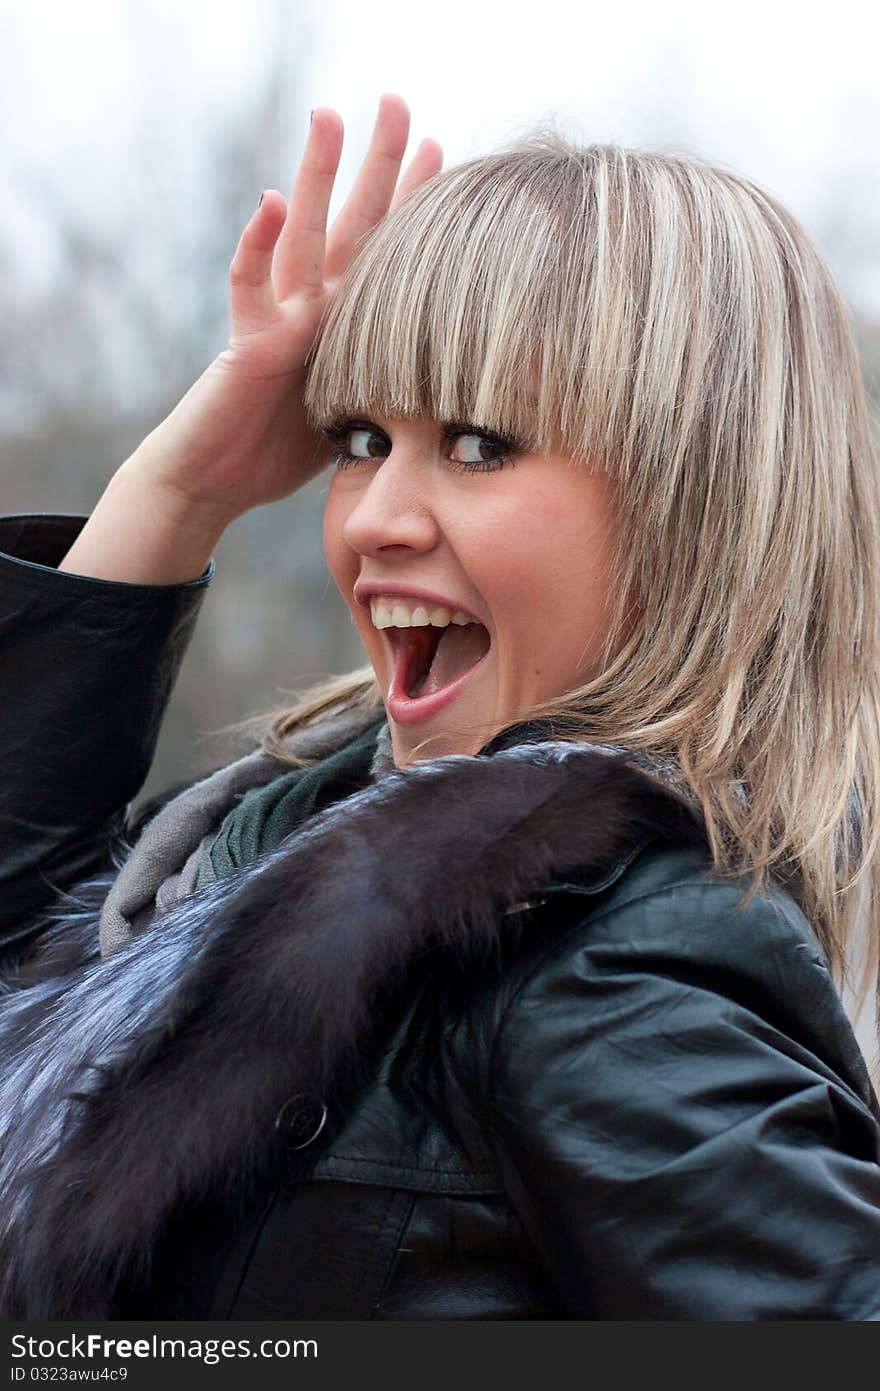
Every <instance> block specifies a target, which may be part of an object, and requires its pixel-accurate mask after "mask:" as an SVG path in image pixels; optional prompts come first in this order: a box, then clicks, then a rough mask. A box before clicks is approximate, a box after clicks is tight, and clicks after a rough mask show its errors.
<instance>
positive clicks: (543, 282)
mask: <svg viewBox="0 0 880 1391" xmlns="http://www.w3.org/2000/svg"><path fill="white" fill-rule="evenodd" d="M306 402H307V408H308V410H309V413H310V417H311V419H312V421H313V423H314V424H315V425H316V426H321V425H325V424H328V423H330V421H331V420H334V419H338V417H339V416H340V414H341V413H345V414H355V413H357V414H367V415H369V414H370V413H371V412H377V413H379V414H382V415H384V416H386V417H389V418H397V417H414V416H427V417H432V418H435V419H438V420H455V421H467V422H472V423H475V424H479V425H480V426H482V427H484V428H486V429H490V430H495V431H498V432H499V433H501V434H512V435H513V436H514V437H516V438H518V439H519V440H521V441H523V442H524V443H526V444H527V445H528V447H529V448H530V449H534V450H537V451H545V450H546V451H549V450H554V449H562V450H565V451H567V452H568V453H569V454H570V455H571V456H572V458H573V459H574V460H575V461H576V462H579V463H583V464H585V465H586V466H588V467H591V468H597V469H601V470H603V471H605V472H607V473H608V474H610V475H611V476H612V477H613V478H614V479H615V480H616V481H617V487H618V490H619V505H620V535H619V539H618V546H617V554H616V558H615V562H614V565H615V569H614V574H615V583H614V584H613V586H612V590H613V594H612V600H613V606H614V612H613V614H612V618H611V628H610V631H609V633H608V637H607V641H606V644H605V649H604V652H603V660H602V663H601V664H600V670H599V672H598V674H596V675H594V676H593V677H592V678H591V679H590V680H589V681H588V682H586V684H584V685H583V686H580V687H578V688H577V689H574V690H570V691H566V692H564V693H560V695H559V696H558V697H557V698H555V699H553V700H550V701H547V702H546V703H544V704H542V705H540V706H533V707H531V708H530V709H528V710H518V711H516V712H513V713H512V714H511V717H510V720H509V722H508V724H507V725H505V726H504V728H509V727H512V726H513V725H514V724H516V723H518V722H519V721H520V720H522V719H527V718H537V717H541V716H544V717H552V719H553V722H554V725H553V727H554V737H560V738H571V739H581V740H598V741H601V742H605V743H617V744H623V745H625V746H627V747H630V748H633V749H637V750H643V751H647V752H651V753H656V754H660V755H664V756H672V757H674V758H675V759H676V760H677V761H678V763H679V765H680V767H681V769H682V771H683V773H684V776H685V777H686V779H687V781H688V783H689V784H690V786H691V787H692V788H693V790H694V791H695V792H696V794H697V796H698V797H699V799H700V801H701V803H702V807H703V811H704V815H705V819H706V829H707V833H708V838H709V845H710V849H711V853H712V857H713V861H714V865H715V868H716V870H717V872H719V873H720V874H723V875H737V876H738V875H740V874H743V873H749V874H751V875H752V880H753V882H752V885H751V888H750V890H749V895H748V897H749V898H750V897H751V896H752V895H753V894H754V893H755V892H757V891H758V890H759V889H760V888H761V887H762V885H763V882H764V878H765V875H766V874H767V873H768V872H771V873H773V874H775V875H776V876H778V877H779V878H780V879H781V880H782V881H783V882H786V883H788V884H789V885H790V886H791V888H792V889H793V891H795V892H796V894H797V897H798V900H799V901H800V902H801V904H802V906H803V908H804V911H805V912H806V914H807V916H808V918H809V919H810V921H811V923H812V925H813V927H814V929H815V930H816V932H817V935H818V936H819V938H820V940H821V942H822V945H823V948H824V950H825V952H826V955H827V957H828V961H829V965H830V967H831V969H832V973H833V975H834V978H835V980H836V981H837V983H838V986H839V988H841V989H842V988H844V987H845V986H846V987H847V988H851V982H850V976H849V965H848V951H849V952H850V953H851V951H852V948H853V944H854V943H855V941H856V939H857V938H858V937H859V934H860V933H861V937H860V940H861V942H862V948H863V953H864V955H865V960H864V965H863V972H862V976H861V985H860V993H861V999H862V1001H864V999H865V996H866V992H867V990H868V985H869V981H870V979H871V978H872V977H873V978H876V980H877V995H876V1000H877V1006H878V1014H880V959H878V955H880V954H878V934H877V931H876V919H877V894H878V873H880V870H878V864H880V859H878V834H880V832H878V818H877V804H878V770H880V737H878V681H880V627H878V594H880V532H878V525H880V524H878V517H880V496H878V479H877V470H876V461H875V458H874V453H873V448H872V440H871V432H870V425H869V416H868V408H867V402H866V397H865V390H864V385H863V381H862V377H861V371H860V366H859V361H858V357H857V353H856V349H855V346H854V339H853V334H852V329H851V325H850V322H849V314H848V311H847V308H846V306H845V304H844V302H843V301H842V298H841V295H840V293H839V291H838V289H837V287H836V285H835V282H834V279H833V277H832V275H831V272H830V271H829V269H828V267H827V265H826V263H825V262H824V260H823V259H822V257H821V255H820V254H819V252H818V251H817V249H816V247H815V246H814V244H813V242H812V241H811V240H810V238H809V237H808V236H807V234H806V233H805V231H804V230H803V228H802V227H801V226H800V225H799V224H798V222H797V221H796V219H795V218H794V217H793V216H792V215H791V214H790V213H789V212H788V211H787V210H786V209H785V208H784V207H782V206H781V205H780V204H779V203H778V202H777V201H776V199H775V198H774V197H772V196H771V195H770V194H769V193H767V192H766V191H765V190H763V189H762V188H760V187H758V186H757V185H756V184H754V183H753V182H751V181H750V180H748V179H746V178H744V177H743V176H742V175H740V174H737V173H735V172H733V171H731V170H730V169H728V168H726V167H724V166H722V165H719V164H717V163H710V162H708V161H707V160H704V159H701V158H699V157H697V156H694V155H690V154H679V153H672V152H665V151H664V152H657V151H634V150H627V149H622V148H620V147H618V146H615V145H591V146H587V147H583V146H578V145H576V144H573V143H571V142H570V141H568V140H567V139H565V138H564V137H563V136H562V135H560V134H558V133H556V132H555V131H552V130H547V129H538V130H536V131H534V132H533V133H532V134H531V135H530V136H528V137H526V138H525V139H520V140H517V141H516V142H514V143H512V144H510V145H508V146H505V147H503V148H502V149H500V150H498V151H496V152H494V153H491V154H488V155H485V156H482V157H480V158H477V159H473V160H470V161H469V162H467V163H464V164H461V165H459V166H457V167H454V168H451V169H448V170H445V171H442V172H440V173H438V174H436V175H435V176H434V177H433V178H431V179H430V180H429V181H428V182H427V183H425V184H424V185H423V186H422V187H420V188H419V189H418V190H417V191H416V192H415V193H413V194H412V195H411V196H410V197H409V198H407V199H406V200H405V201H404V202H403V203H402V204H401V205H400V206H399V207H398V208H397V209H396V210H395V211H394V213H393V214H391V215H390V216H389V217H387V218H386V219H385V220H384V221H383V222H382V223H380V224H379V226H378V227H377V228H376V229H374V230H373V232H372V233H370V234H369V235H368V237H367V238H365V240H364V242H363V243H362V246H361V248H360V250H359V253H358V255H357V257H356V258H355V260H354V262H353V264H352V265H351V266H350V268H349V273H348V274H347V276H346V278H345V280H344V282H343V284H342V286H341V287H340V290H339V293H338V295H337V296H336V298H335V301H334V303H333V304H332V306H331V309H330V312H329V314H328V316H327V318H326V322H325V324H324V325H323V328H322V332H321V334H320V335H319V339H318V340H317V342H316V345H315V349H314V353H313V358H312V361H311V364H310V372H309V380H308V386H307V397H306ZM633 615H637V616H638V621H637V622H636V623H635V627H634V629H633V628H632V627H631V620H632V618H633ZM381 703H382V696H381V691H380V688H379V686H378V684H377V682H376V681H375V678H374V676H373V673H372V668H371V667H369V666H367V667H362V668H359V669H358V670H357V671H353V672H351V673H349V674H348V675H346V676H342V677H338V678H335V679H334V680H331V681H329V682H325V683H323V684H322V685H321V686H320V687H316V688H313V689H312V690H310V691H309V692H307V693H306V695H305V696H304V697H303V698H302V699H301V700H300V701H299V702H298V703H297V704H296V705H294V706H293V707H292V708H286V709H284V710H281V711H276V712H273V713H272V714H271V715H270V716H264V717H257V719H261V718H262V720H263V721H264V722H265V720H267V719H270V720H271V724H270V726H269V728H268V730H267V731H266V732H265V733H264V735H263V747H265V748H266V749H267V750H268V751H270V752H272V753H274V754H275V755H276V756H277V757H279V758H281V759H282V760H284V759H287V761H293V762H295V761H296V760H294V759H292V758H291V757H290V756H289V755H287V753H286V750H285V748H284V742H283V741H284V738H285V735H286V734H288V733H289V732H290V731H291V730H292V729H293V728H295V727H296V726H299V725H302V724H306V723H309V722H313V721H314V719H315V717H316V716H321V715H323V714H326V713H328V712H329V711H330V709H331V708H332V709H336V708H344V707H345V706H346V705H349V706H352V705H362V706H367V705H370V704H375V705H376V706H377V709H378V713H379V715H380V716H381V713H382V709H381ZM245 723H250V722H245ZM495 732H497V728H496V729H493V730H491V731H486V733H487V735H488V734H490V733H495ZM747 901H748V900H747ZM875 1065H876V1064H875Z"/></svg>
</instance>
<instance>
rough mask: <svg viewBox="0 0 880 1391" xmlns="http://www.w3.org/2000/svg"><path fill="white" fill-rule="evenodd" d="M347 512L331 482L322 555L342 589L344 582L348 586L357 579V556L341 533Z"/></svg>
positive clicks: (325, 507)
mask: <svg viewBox="0 0 880 1391" xmlns="http://www.w3.org/2000/svg"><path fill="white" fill-rule="evenodd" d="M348 513H349V507H348V506H347V505H346V502H345V499H344V498H342V497H340V496H339V494H338V493H336V494H335V495H334V489H333V486H332V484H331V487H330V492H329V493H328V494H327V501H326V503H325V504H324V525H323V539H324V556H325V559H326V561H327V568H328V570H329V571H330V573H331V575H332V576H333V578H334V580H335V581H336V583H337V585H338V586H339V587H340V588H341V589H344V588H345V586H346V584H348V585H349V588H350V587H351V585H353V584H354V581H355V579H357V557H356V556H355V553H354V551H353V550H352V549H351V546H349V545H347V544H346V542H345V538H344V535H343V531H344V528H345V522H346V519H347V517H348ZM352 572H353V573H352Z"/></svg>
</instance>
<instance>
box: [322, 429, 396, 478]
mask: <svg viewBox="0 0 880 1391" xmlns="http://www.w3.org/2000/svg"><path fill="white" fill-rule="evenodd" d="M321 433H322V434H323V435H324V436H325V438H326V439H328V440H329V441H330V443H331V444H333V445H335V446H336V452H335V453H334V455H333V457H332V459H331V461H330V462H331V463H333V464H335V465H336V467H337V468H351V467H352V466H353V465H354V464H359V463H362V462H363V461H364V460H367V459H384V457H385V455H386V454H387V453H388V450H389V449H390V447H391V446H390V444H389V442H388V437H387V435H384V434H383V433H382V431H381V430H377V429H376V427H375V425H366V424H360V423H359V422H357V421H352V420H344V421H341V422H340V423H339V424H338V425H326V426H325V427H324V429H323V430H322V431H321Z"/></svg>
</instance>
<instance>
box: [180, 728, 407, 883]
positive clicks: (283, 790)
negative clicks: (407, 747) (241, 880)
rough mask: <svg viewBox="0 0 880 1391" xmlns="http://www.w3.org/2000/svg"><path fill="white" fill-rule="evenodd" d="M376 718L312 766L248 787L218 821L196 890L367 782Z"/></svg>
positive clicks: (276, 842)
mask: <svg viewBox="0 0 880 1391" xmlns="http://www.w3.org/2000/svg"><path fill="white" fill-rule="evenodd" d="M384 723H385V716H384V714H383V716H382V718H381V719H380V720H377V721H376V723H375V724H373V725H370V727H369V728H368V729H366V730H365V731H364V733H363V734H361V735H360V736H359V737H358V738H357V739H355V740H354V741H353V742H352V743H350V744H347V745H346V746H345V747H344V748H341V749H339V750H338V752H337V753H334V754H331V755H330V757H329V758H322V759H320V760H319V761H318V762H317V763H315V764H313V765H312V767H310V768H291V770H290V772H289V773H285V774H284V775H283V776H282V777H280V778H275V779H273V780H272V781H271V782H269V783H266V785H265V786H263V787H255V788H252V789H251V791H250V792H246V793H245V795H244V796H243V797H242V798H241V800H240V801H239V803H238V805H237V806H236V807H234V808H233V809H232V811H230V812H229V813H228V815H227V816H226V818H225V820H224V821H223V822H222V823H221V826H220V830H219V832H218V834H217V836H216V839H215V840H214V843H213V845H212V846H211V851H210V854H209V855H206V856H205V859H204V860H203V862H202V866H201V869H200V871H199V877H198V883H197V885H196V887H197V888H201V886H202V885H203V884H207V883H210V882H211V880H213V879H222V878H223V876H224V875H227V874H230V873H232V871H233V870H235V869H240V868H241V867H242V866H243V865H247V864H251V863H252V862H253V861H254V860H255V859H256V858H257V857H258V856H259V855H262V854H264V853H265V852H266V851H268V850H274V849H275V847H276V846H278V845H280V843H281V841H282V840H284V838H285V837H286V836H288V835H290V833H291V831H294V830H295V829H296V827H297V826H299V825H300V823H301V822H303V821H305V820H306V819H307V818H308V817H310V816H313V815H314V814H315V812H318V811H321V810H322V808H323V807H326V806H329V805H330V804H331V803H332V802H336V801H338V800H339V799H340V798H341V797H347V796H349V794H350V793H352V792H357V791H359V790H360V789H361V788H362V787H365V786H366V785H367V782H368V781H369V773H370V768H371V765H372V762H373V757H374V755H375V752H376V740H377V737H378V734H379V730H380V729H381V728H382V726H383V724H384Z"/></svg>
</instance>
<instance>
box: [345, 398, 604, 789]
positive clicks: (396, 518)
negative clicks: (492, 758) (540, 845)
mask: <svg viewBox="0 0 880 1391" xmlns="http://www.w3.org/2000/svg"><path fill="white" fill-rule="evenodd" d="M469 431H470V432H469ZM328 434H329V435H330V437H331V439H333V440H334V442H335V444H336V448H337V454H338V458H337V459H336V462H335V464H334V468H335V471H334V474H333V477H332V479H331V483H330V490H329V494H328V497H327V503H326V509H325V513H324V549H325V553H326V556H327V563H328V566H329V568H330V572H331V574H332V576H333V579H334V580H335V582H336V585H337V586H338V588H339V591H340V593H341V594H342V597H343V598H344V599H345V601H346V603H347V604H348V607H349V609H350V610H351V614H352V617H353V620H354V622H355V624H356V625H357V628H358V631H359V633H360V636H361V639H362V641H363V645H364V647H365V649H366V651H367V654H368V657H369V659H370V662H371V663H372V665H373V669H374V671H375V673H376V679H377V681H378V683H379V686H380V688H381V690H382V694H383V699H384V701H385V707H386V711H387V713H388V722H389V728H390V732H391V740H392V746H393V750H394V761H395V764H396V765H397V767H399V768H403V767H406V766H407V764H408V763H410V762H413V761H415V760H414V758H413V757H412V752H413V749H414V746H415V745H417V744H419V743H420V742H421V741H422V740H424V739H425V738H426V737H427V736H429V735H431V736H440V737H439V738H436V739H432V740H431V743H430V744H429V745H428V746H427V747H426V748H425V750H424V751H423V752H420V753H418V755H417V757H418V758H419V759H424V758H437V757H440V756H441V755H443V754H449V753H464V754H475V753H478V752H479V750H480V749H481V748H482V747H483V746H484V745H485V744H486V743H487V742H488V741H489V739H491V737H492V735H493V733H495V732H497V731H498V730H499V729H501V728H502V727H503V726H504V725H505V724H506V723H508V722H509V721H510V720H511V719H513V718H516V715H517V711H518V710H519V709H522V708H524V707H525V706H527V705H531V704H534V703H536V702H538V701H541V700H546V699H548V698H549V697H551V696H558V695H561V694H562V693H563V692H564V691H566V690H568V689H570V688H571V687H573V686H576V685H580V684H582V683H583V682H584V681H586V680H587V679H588V678H589V677H590V676H591V675H593V674H594V673H595V671H596V670H597V659H598V655H599V652H600V650H601V645H602V641H603V639H604V637H605V634H606V632H607V625H608V617H609V614H608V607H607V603H606V599H607V593H608V583H609V567H610V561H611V547H612V541H613V536H614V527H615V498H614V490H613V484H612V480H611V479H610V478H609V477H608V476H607V475H606V474H602V473H598V472H596V473H593V472H590V471H589V470H588V469H587V468H586V467H585V466H584V465H583V464H575V463H573V462H572V460H571V459H570V457H569V456H568V455H566V454H528V453H526V452H524V451H520V450H518V449H517V448H516V447H515V446H514V447H513V448H511V449H508V447H507V442H505V441H503V440H501V439H500V438H499V437H498V436H494V435H488V436H487V435H485V434H476V433H473V427H468V426H467V425H464V426H462V425H458V426H456V427H455V429H454V430H453V428H452V427H451V426H448V425H444V424H441V423H439V422H437V421H435V420H430V419H425V418H420V419H415V420H413V419H408V420H402V419H390V418H387V417H382V416H376V415H374V416H372V417H371V418H370V419H366V418H362V417H358V418H357V419H356V420H355V421H344V422H342V424H341V426H340V427H339V428H337V429H334V430H333V431H331V432H328ZM365 587H367V588H368V589H369V590H370V591H372V592H370V593H368V594H367V595H365V594H364V592H363V591H364V588H365ZM383 594H384V595H386V596H387V604H386V607H385V609H384V611H383V610H382V609H381V608H379V607H378V606H377V607H376V608H375V610H374V612H375V616H376V618H377V620H378V622H379V623H384V622H386V621H387V620H390V624H391V626H386V627H376V626H374V621H373V611H371V604H373V605H378V602H379V600H380V598H381V596H382V595H383ZM395 606H396V607H395ZM450 612H451V614H452V615H455V614H456V613H457V614H458V617H459V622H458V623H452V624H448V618H449V616H450ZM468 618H470V619H476V620H478V624H474V623H466V622H463V621H462V620H463V619H468ZM431 619H433V620H434V621H433V622H431V621H429V620H431ZM405 620H414V624H415V626H413V627H409V628H407V627H405V626H402V625H403V624H404V622H405ZM445 621H446V622H447V627H446V628H444V627H443V626H439V625H443V624H444V622H445ZM479 625H482V626H479ZM456 629H457V631H456ZM438 638H439V645H438V641H437V640H438ZM435 648H436V653H435V652H434V649H435ZM441 659H442V660H441ZM429 661H431V662H432V666H431V668H430V671H429V675H428V677H427V679H426V681H425V682H424V684H423V686H422V690H421V695H419V694H418V689H419V685H418V683H419V677H420V676H421V675H422V673H423V671H424V669H425V667H426V666H427V663H428V662H429ZM435 688H436V689H435ZM408 690H409V691H413V692H414V693H415V698H413V699H408V698H407V697H408ZM471 721H474V722H480V732H479V733H478V734H473V735H471V736H470V737H467V736H466V735H464V734H462V733H456V726H457V725H463V724H464V723H465V722H471Z"/></svg>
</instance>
